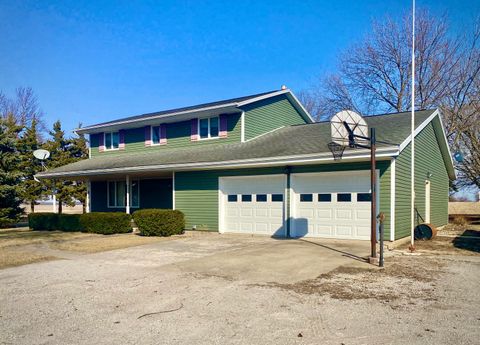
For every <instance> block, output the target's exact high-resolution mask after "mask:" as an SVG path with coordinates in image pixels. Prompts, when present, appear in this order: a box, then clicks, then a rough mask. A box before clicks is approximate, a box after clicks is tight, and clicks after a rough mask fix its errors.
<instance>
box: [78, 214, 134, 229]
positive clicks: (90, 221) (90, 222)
mask: <svg viewBox="0 0 480 345" xmlns="http://www.w3.org/2000/svg"><path fill="white" fill-rule="evenodd" d="M80 223H81V225H82V227H83V229H85V231H86V232H91V233H95V234H103V235H111V234H123V233H127V232H131V231H132V225H131V217H130V215H129V214H126V213H123V212H92V213H85V214H82V215H81V216H80Z"/></svg>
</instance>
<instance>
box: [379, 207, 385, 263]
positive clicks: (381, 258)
mask: <svg viewBox="0 0 480 345" xmlns="http://www.w3.org/2000/svg"><path fill="white" fill-rule="evenodd" d="M384 220H385V215H384V214H383V212H380V214H379V215H378V221H379V222H380V260H379V262H378V266H379V267H383V235H384V233H385V231H384V225H383V221H384Z"/></svg>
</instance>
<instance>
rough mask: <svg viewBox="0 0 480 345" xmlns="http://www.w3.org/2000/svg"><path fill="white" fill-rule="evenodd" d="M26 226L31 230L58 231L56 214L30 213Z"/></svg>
mask: <svg viewBox="0 0 480 345" xmlns="http://www.w3.org/2000/svg"><path fill="white" fill-rule="evenodd" d="M28 226H29V228H30V229H33V230H59V229H58V214H57V213H47V212H40V213H30V214H29V215H28Z"/></svg>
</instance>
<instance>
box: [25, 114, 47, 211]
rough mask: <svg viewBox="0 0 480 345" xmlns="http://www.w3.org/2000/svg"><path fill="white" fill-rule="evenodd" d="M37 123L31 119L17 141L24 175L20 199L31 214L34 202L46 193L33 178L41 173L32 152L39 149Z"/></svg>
mask: <svg viewBox="0 0 480 345" xmlns="http://www.w3.org/2000/svg"><path fill="white" fill-rule="evenodd" d="M38 137H39V136H38V132H37V121H36V119H32V121H31V124H30V126H29V127H28V128H27V129H26V130H25V131H24V133H23V135H22V138H21V139H20V141H19V152H20V154H21V163H20V168H21V170H22V172H23V174H24V178H23V181H22V184H21V186H22V198H23V201H24V202H25V203H28V204H30V210H31V212H35V205H36V201H37V200H39V199H41V198H42V197H43V196H44V195H45V192H46V189H45V185H44V184H43V183H41V182H38V181H35V179H34V176H35V174H37V173H38V172H40V171H42V169H43V168H42V162H41V161H40V160H38V159H37V158H35V157H34V156H33V151H35V150H37V149H39V148H40V142H39V139H38Z"/></svg>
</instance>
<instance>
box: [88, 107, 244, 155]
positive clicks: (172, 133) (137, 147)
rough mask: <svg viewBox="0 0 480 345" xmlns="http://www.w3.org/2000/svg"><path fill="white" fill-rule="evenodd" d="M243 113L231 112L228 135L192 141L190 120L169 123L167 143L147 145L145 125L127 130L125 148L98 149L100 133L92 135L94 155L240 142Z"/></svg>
mask: <svg viewBox="0 0 480 345" xmlns="http://www.w3.org/2000/svg"><path fill="white" fill-rule="evenodd" d="M240 118H241V114H240V113H237V114H229V115H228V117H227V137H226V138H215V139H210V140H197V141H191V140H190V134H191V123H190V120H188V121H181V122H173V123H169V124H167V144H166V145H152V146H149V147H145V127H139V128H133V129H127V130H125V149H124V150H112V151H109V150H106V151H103V152H99V151H98V146H99V134H91V135H90V146H91V155H92V157H95V156H98V155H111V154H113V155H118V154H122V153H132V152H145V151H146V150H168V149H175V148H181V147H189V146H191V147H193V146H196V145H215V144H226V143H234V142H240V140H241V121H240Z"/></svg>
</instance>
